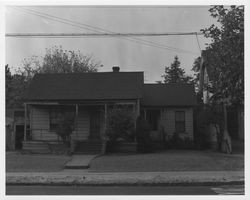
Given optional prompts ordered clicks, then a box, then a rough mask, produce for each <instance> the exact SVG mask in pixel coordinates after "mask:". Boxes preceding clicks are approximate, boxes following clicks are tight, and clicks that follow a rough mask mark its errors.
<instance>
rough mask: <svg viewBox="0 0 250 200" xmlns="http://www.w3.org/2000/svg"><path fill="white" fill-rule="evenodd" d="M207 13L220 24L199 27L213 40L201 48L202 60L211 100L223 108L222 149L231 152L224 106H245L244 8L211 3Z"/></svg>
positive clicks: (225, 107)
mask: <svg viewBox="0 0 250 200" xmlns="http://www.w3.org/2000/svg"><path fill="white" fill-rule="evenodd" d="M209 12H210V13H211V16H212V17H213V18H216V19H217V22H218V23H219V26H215V25H214V24H213V25H211V26H210V27H209V28H205V29H202V30H201V31H202V32H203V34H204V36H205V37H207V38H211V40H212V42H211V43H210V44H209V45H208V46H207V47H206V50H205V51H204V54H205V56H204V63H205V65H206V66H207V67H208V68H209V71H210V73H209V74H210V77H209V78H210V81H211V88H210V89H211V91H212V93H213V96H212V98H211V100H212V101H213V102H217V103H222V104H223V108H224V112H223V113H224V131H223V144H222V147H223V151H225V152H228V153H231V151H232V146H231V138H230V136H229V134H228V130H227V106H228V105H244V7H243V6H231V7H230V8H228V9H226V8H224V7H223V6H213V7H212V8H210V9H209Z"/></svg>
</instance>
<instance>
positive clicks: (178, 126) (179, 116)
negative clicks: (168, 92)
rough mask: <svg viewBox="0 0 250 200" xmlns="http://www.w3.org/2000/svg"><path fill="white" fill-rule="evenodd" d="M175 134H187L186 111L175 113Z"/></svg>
mask: <svg viewBox="0 0 250 200" xmlns="http://www.w3.org/2000/svg"><path fill="white" fill-rule="evenodd" d="M175 132H177V133H183V132H185V111H176V112H175Z"/></svg>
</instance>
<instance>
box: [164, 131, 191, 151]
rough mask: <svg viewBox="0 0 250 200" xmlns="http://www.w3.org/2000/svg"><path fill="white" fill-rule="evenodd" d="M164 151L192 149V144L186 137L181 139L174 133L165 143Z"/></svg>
mask: <svg viewBox="0 0 250 200" xmlns="http://www.w3.org/2000/svg"><path fill="white" fill-rule="evenodd" d="M165 148H166V149H193V148H194V143H193V140H191V139H190V138H188V137H185V138H181V137H180V136H179V134H178V133H174V135H173V137H172V138H171V139H169V140H167V141H166V142H165Z"/></svg>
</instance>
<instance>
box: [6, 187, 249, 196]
mask: <svg viewBox="0 0 250 200" xmlns="http://www.w3.org/2000/svg"><path fill="white" fill-rule="evenodd" d="M217 194H220V195H227V194H244V186H243V185H241V186H240V185H235V186H216V187H212V186H7V187H6V195H217Z"/></svg>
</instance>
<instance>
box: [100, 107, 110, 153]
mask: <svg viewBox="0 0 250 200" xmlns="http://www.w3.org/2000/svg"><path fill="white" fill-rule="evenodd" d="M107 112H108V106H107V103H105V104H104V134H103V136H102V150H101V154H105V152H106V145H107V142H106V130H107Z"/></svg>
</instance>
